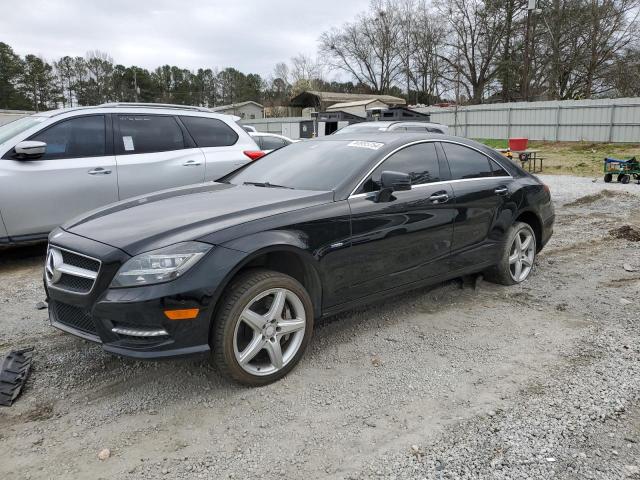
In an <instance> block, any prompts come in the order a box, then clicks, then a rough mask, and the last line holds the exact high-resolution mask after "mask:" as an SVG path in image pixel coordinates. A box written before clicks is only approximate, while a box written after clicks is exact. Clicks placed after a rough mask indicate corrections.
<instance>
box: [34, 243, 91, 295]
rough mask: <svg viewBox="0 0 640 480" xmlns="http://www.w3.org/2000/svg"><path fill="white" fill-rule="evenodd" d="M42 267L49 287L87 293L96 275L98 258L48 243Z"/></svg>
mask: <svg viewBox="0 0 640 480" xmlns="http://www.w3.org/2000/svg"><path fill="white" fill-rule="evenodd" d="M44 267H45V276H46V278H47V285H48V286H49V287H51V288H57V289H59V290H65V291H68V292H72V293H78V294H87V293H89V292H90V291H91V289H92V288H93V285H94V283H95V281H96V278H97V277H98V272H99V271H100V260H97V259H95V258H91V257H87V256H86V255H82V254H80V253H76V252H72V251H69V250H65V249H63V248H60V247H56V246H55V245H49V249H48V251H47V260H46V262H45V266H44Z"/></svg>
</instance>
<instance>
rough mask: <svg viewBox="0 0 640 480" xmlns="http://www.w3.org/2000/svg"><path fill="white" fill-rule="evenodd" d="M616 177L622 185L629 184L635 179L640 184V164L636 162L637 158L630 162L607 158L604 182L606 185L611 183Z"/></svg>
mask: <svg viewBox="0 0 640 480" xmlns="http://www.w3.org/2000/svg"><path fill="white" fill-rule="evenodd" d="M614 175H617V180H618V182H620V183H629V182H630V181H631V179H632V178H633V179H634V180H637V181H638V184H640V162H639V161H638V160H636V157H633V158H630V159H629V160H618V159H617V158H605V159H604V181H605V182H606V183H609V182H611V181H612V180H613V176H614Z"/></svg>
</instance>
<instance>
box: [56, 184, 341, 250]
mask: <svg viewBox="0 0 640 480" xmlns="http://www.w3.org/2000/svg"><path fill="white" fill-rule="evenodd" d="M331 201H333V192H317V191H308V190H291V189H286V188H265V187H255V186H249V185H231V184H223V183H206V184H201V185H192V186H187V187H181V188H176V189H171V190H163V191H161V192H156V193H152V194H149V195H146V196H141V197H135V198H132V199H129V200H125V201H122V202H118V203H114V204H111V205H109V206H106V207H104V208H101V209H98V210H94V211H91V212H88V213H86V214H84V215H83V216H81V217H78V218H75V219H74V220H71V221H70V222H68V223H66V224H65V225H63V226H62V228H63V229H64V230H67V231H69V232H71V233H73V234H76V235H80V236H82V237H86V238H90V239H92V240H96V241H99V242H102V243H105V244H107V245H111V246H113V247H116V248H119V249H121V250H124V251H125V252H127V253H128V254H130V255H137V254H138V253H141V252H145V251H149V250H153V249H155V248H160V247H163V246H166V245H171V244H174V243H178V242H184V241H189V240H196V239H199V238H200V237H202V236H205V235H208V234H211V233H214V232H216V231H220V230H223V229H226V228H229V227H233V226H237V225H239V224H242V223H246V222H250V221H254V220H258V219H260V218H264V217H269V216H272V215H277V214H280V213H285V212H288V211H293V210H298V209H301V208H307V207H311V206H314V205H320V204H323V203H329V202H331Z"/></svg>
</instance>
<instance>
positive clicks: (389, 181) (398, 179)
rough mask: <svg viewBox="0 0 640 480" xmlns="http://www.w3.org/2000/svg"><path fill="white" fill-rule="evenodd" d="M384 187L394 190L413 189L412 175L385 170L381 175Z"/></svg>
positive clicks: (381, 183) (381, 184)
mask: <svg viewBox="0 0 640 480" xmlns="http://www.w3.org/2000/svg"><path fill="white" fill-rule="evenodd" d="M380 186H381V187H382V189H385V188H391V189H392V190H393V191H394V192H397V191H401V190H411V176H410V175H409V174H408V173H402V172H389V171H384V172H382V175H381V176H380Z"/></svg>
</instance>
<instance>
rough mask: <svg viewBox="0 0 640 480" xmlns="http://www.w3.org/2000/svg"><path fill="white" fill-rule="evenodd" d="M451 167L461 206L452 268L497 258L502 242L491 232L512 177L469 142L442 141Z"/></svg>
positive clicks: (455, 190)
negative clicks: (500, 174)
mask: <svg viewBox="0 0 640 480" xmlns="http://www.w3.org/2000/svg"><path fill="white" fill-rule="evenodd" d="M441 146H442V148H443V150H444V152H445V154H446V157H447V161H448V164H449V168H450V170H451V176H452V182H451V186H452V187H453V191H454V193H455V206H456V210H457V215H456V220H455V224H454V227H453V230H454V240H453V245H452V249H451V253H452V256H451V268H452V269H456V270H457V269H463V268H471V267H473V266H474V265H482V264H487V263H492V262H494V261H497V259H498V255H499V253H500V250H501V245H500V242H498V241H496V240H495V236H494V235H492V234H491V232H492V231H493V229H494V228H496V224H497V221H498V219H499V217H500V215H501V212H502V210H503V208H504V204H505V201H506V200H507V199H508V197H509V189H508V185H509V184H510V182H511V180H512V179H511V177H510V176H507V177H504V176H498V175H499V174H498V173H497V172H495V171H494V169H493V168H492V164H493V162H492V161H491V160H490V159H489V158H488V157H487V156H486V155H484V154H483V153H481V152H479V151H477V150H475V149H473V148H470V147H468V146H464V145H459V144H454V143H447V142H442V143H441Z"/></svg>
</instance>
